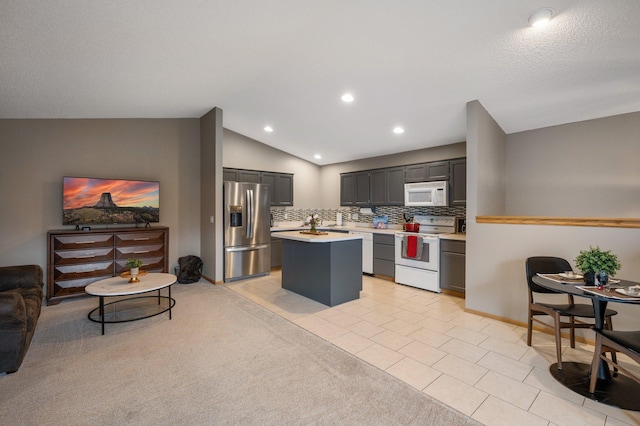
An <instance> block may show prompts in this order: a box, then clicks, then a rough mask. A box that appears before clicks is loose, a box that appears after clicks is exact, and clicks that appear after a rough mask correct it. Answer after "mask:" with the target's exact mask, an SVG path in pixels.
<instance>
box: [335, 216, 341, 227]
mask: <svg viewBox="0 0 640 426" xmlns="http://www.w3.org/2000/svg"><path fill="white" fill-rule="evenodd" d="M336 225H338V226H342V213H336Z"/></svg>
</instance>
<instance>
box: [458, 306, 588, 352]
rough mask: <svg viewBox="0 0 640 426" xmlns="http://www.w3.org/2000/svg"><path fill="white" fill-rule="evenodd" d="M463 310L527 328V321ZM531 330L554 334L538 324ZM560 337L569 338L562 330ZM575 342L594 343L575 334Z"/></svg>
mask: <svg viewBox="0 0 640 426" xmlns="http://www.w3.org/2000/svg"><path fill="white" fill-rule="evenodd" d="M464 311H465V312H468V313H470V314H475V315H480V316H481V317H485V318H491V319H494V320H497V321H501V322H506V323H507V324H513V325H518V326H520V327H524V328H527V323H526V322H522V321H516V320H513V319H511V318H505V317H501V316H498V315H493V314H488V313H486V312H481V311H476V310H473V309H468V308H464ZM551 327H553V326H551ZM533 330H534V331H538V332H540V333H545V334H549V335H551V336H555V333H554V332H553V330H551V329H548V328H545V327H540V326H536V325H534V326H533ZM562 337H563V338H565V339H568V338H569V333H564V332H563V333H562ZM576 342H580V343H584V344H587V345H591V346H595V344H596V341H595V340H592V339H587V338H585V337H582V336H577V335H576Z"/></svg>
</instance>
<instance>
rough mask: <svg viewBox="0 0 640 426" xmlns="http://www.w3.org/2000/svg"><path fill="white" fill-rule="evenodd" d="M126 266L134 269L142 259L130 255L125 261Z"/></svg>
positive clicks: (140, 263)
mask: <svg viewBox="0 0 640 426" xmlns="http://www.w3.org/2000/svg"><path fill="white" fill-rule="evenodd" d="M126 266H127V268H130V269H134V268H139V267H141V266H142V260H140V259H136V258H135V257H130V258H129V259H128V260H127V263H126Z"/></svg>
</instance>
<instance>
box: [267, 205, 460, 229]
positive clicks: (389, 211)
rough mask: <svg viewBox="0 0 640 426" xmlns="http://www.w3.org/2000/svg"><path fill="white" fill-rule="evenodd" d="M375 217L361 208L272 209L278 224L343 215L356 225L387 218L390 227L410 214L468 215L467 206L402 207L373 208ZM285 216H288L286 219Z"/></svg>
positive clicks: (346, 220)
mask: <svg viewBox="0 0 640 426" xmlns="http://www.w3.org/2000/svg"><path fill="white" fill-rule="evenodd" d="M372 210H373V212H374V213H373V215H370V214H363V213H361V212H360V207H341V208H338V209H295V208H289V207H287V208H277V207H274V208H271V214H272V215H273V220H274V221H276V222H304V221H305V220H306V219H307V217H309V216H310V215H311V214H312V213H317V214H319V215H320V219H321V220H323V221H327V222H335V220H336V213H342V220H343V221H344V222H356V223H373V217H374V216H387V217H388V218H389V224H390V225H401V224H403V223H404V219H403V216H402V214H403V213H409V214H411V215H413V216H415V215H426V216H455V217H462V218H463V217H465V216H466V214H467V207H466V206H453V207H400V206H380V207H372ZM353 214H357V215H358V218H357V219H353V218H351V217H352V216H351V215H353ZM285 215H286V216H287V217H286V218H285Z"/></svg>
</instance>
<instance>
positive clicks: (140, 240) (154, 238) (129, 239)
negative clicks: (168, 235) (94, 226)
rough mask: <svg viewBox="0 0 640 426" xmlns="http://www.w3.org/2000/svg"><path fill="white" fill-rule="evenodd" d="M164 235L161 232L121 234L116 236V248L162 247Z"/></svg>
mask: <svg viewBox="0 0 640 426" xmlns="http://www.w3.org/2000/svg"><path fill="white" fill-rule="evenodd" d="M164 236H165V233H164V232H162V231H156V232H153V231H146V232H123V233H118V234H116V246H117V247H129V246H146V245H158V244H159V245H163V244H164V243H165V241H164Z"/></svg>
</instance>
